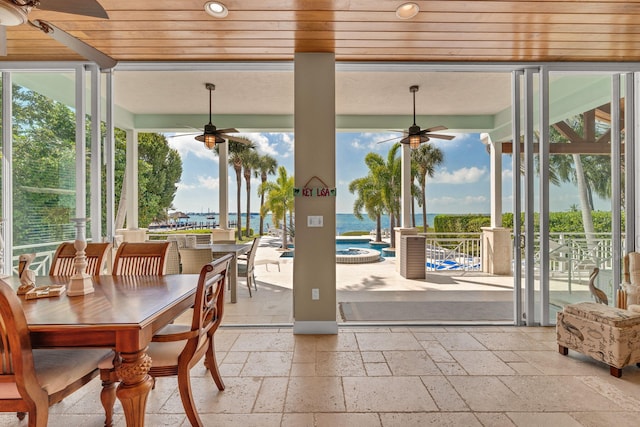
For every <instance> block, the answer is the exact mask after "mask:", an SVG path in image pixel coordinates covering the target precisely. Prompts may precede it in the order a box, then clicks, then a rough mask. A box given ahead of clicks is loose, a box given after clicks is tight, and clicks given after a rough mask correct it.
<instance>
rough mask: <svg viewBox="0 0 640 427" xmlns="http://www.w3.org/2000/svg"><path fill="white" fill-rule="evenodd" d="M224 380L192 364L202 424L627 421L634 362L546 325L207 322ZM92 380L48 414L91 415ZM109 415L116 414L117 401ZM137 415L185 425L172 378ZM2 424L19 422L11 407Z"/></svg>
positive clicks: (97, 421) (63, 420)
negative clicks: (296, 328)
mask: <svg viewBox="0 0 640 427" xmlns="http://www.w3.org/2000/svg"><path fill="white" fill-rule="evenodd" d="M216 346H217V355H218V360H219V364H220V369H221V372H222V375H223V378H224V381H225V383H226V386H227V388H226V390H225V391H223V392H219V391H218V390H217V388H216V387H215V385H214V383H213V381H212V379H211V377H210V376H208V373H207V372H206V371H205V370H204V368H203V366H202V364H199V365H198V366H197V367H195V368H194V369H193V371H192V381H193V385H194V394H195V399H196V401H197V406H198V409H199V412H200V415H201V417H202V420H203V422H204V424H205V425H206V426H222V425H224V426H242V427H251V426H260V427H262V426H267V427H269V426H286V427H290V426H291V427H305V426H309V427H311V426H319V427H322V426H327V427H336V426H348V427H359V426H363V427H370V426H384V427H390V426H402V427H406V426H426V425H434V426H580V425H583V426H616V427H623V426H630V427H631V426H633V427H635V426H638V422H639V420H640V369H638V368H637V367H635V366H631V367H627V368H625V369H624V370H623V375H622V378H619V379H618V378H614V377H612V376H610V375H609V369H608V368H607V367H606V366H605V365H603V364H601V363H598V362H595V361H593V360H591V359H589V358H587V357H584V356H581V355H579V354H577V353H575V352H572V351H570V352H569V356H562V355H560V354H559V353H558V351H557V346H556V343H555V330H554V328H549V327H546V328H545V327H534V328H526V327H520V328H517V327H510V326H490V327H480V326H477V327H462V326H457V327H444V326H443V327H435V326H424V327H345V326H343V327H341V328H340V331H339V333H338V334H337V335H294V334H293V333H292V329H290V328H267V327H265V328H252V329H249V328H233V327H226V328H223V329H221V330H219V331H218V333H217V334H216ZM99 390H100V384H99V381H98V380H94V381H93V382H92V383H91V384H89V386H87V387H85V388H83V389H82V390H80V391H79V392H77V393H76V394H74V395H73V396H72V397H70V398H68V399H65V400H64V401H63V402H61V403H60V404H58V405H55V406H54V407H53V408H52V409H51V418H50V422H49V425H50V426H64V427H71V426H84V427H90V426H101V425H102V423H103V415H102V408H101V405H100V401H99ZM116 413H117V417H116V425H117V426H123V425H124V424H125V423H124V418H123V415H122V410H121V408H120V406H119V404H117V407H116ZM146 422H147V425H148V426H154V427H155V426H188V422H187V421H186V418H185V416H184V415H183V409H182V406H181V403H180V398H179V396H178V392H177V388H176V381H175V379H173V378H169V379H166V378H161V379H159V380H158V382H157V386H156V388H155V390H152V391H151V394H150V398H149V402H148V405H147V418H146ZM0 425H1V426H22V425H26V421H23V422H19V421H18V420H17V418H15V414H3V415H0Z"/></svg>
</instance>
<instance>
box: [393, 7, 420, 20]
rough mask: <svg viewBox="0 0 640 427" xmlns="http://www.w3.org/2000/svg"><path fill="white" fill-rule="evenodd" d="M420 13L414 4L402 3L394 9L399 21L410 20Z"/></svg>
mask: <svg viewBox="0 0 640 427" xmlns="http://www.w3.org/2000/svg"><path fill="white" fill-rule="evenodd" d="M418 12H420V8H419V7H418V5H417V4H415V3H404V4H401V5H400V6H398V8H397V9H396V16H397V17H398V18H400V19H410V18H413V17H414V16H416V15H417V14H418Z"/></svg>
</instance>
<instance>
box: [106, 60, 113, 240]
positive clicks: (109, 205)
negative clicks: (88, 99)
mask: <svg viewBox="0 0 640 427" xmlns="http://www.w3.org/2000/svg"><path fill="white" fill-rule="evenodd" d="M105 79H106V83H107V84H106V86H107V89H106V93H105V97H106V99H107V105H106V111H105V113H106V114H105V116H106V129H105V138H104V160H105V169H106V175H105V179H106V181H107V185H106V191H107V193H106V195H105V199H106V200H105V201H106V216H107V218H106V230H105V232H106V233H105V234H106V237H107V241H108V242H113V239H114V236H115V230H114V228H115V216H116V214H115V206H116V202H115V194H116V191H115V187H116V184H115V170H116V168H115V151H116V149H115V136H114V133H115V129H114V124H113V121H114V106H113V104H114V101H113V99H114V95H113V89H114V81H113V80H114V79H113V73H112V72H111V70H110V71H107V73H106V78H105Z"/></svg>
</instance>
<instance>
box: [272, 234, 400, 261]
mask: <svg viewBox="0 0 640 427" xmlns="http://www.w3.org/2000/svg"><path fill="white" fill-rule="evenodd" d="M387 246H389V245H388V244H386V245H384V246H383V245H381V244H376V245H372V244H370V243H369V240H363V239H339V240H336V253H337V254H343V255H348V252H347V251H348V250H349V249H350V248H354V249H370V250H375V251H378V252H380V256H382V257H385V256H386V257H389V256H393V254H389V253H388V252H384V251H383V250H382V249H383V248H384V247H387ZM289 248H291V249H293V245H289ZM341 251H342V252H341ZM281 257H283V258H292V257H293V251H290V252H284V253H283V254H282V255H281Z"/></svg>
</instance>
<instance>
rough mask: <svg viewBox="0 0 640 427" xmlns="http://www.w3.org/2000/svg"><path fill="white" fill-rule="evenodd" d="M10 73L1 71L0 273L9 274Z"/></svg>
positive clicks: (10, 178) (10, 236)
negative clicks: (0, 242) (1, 247)
mask: <svg viewBox="0 0 640 427" xmlns="http://www.w3.org/2000/svg"><path fill="white" fill-rule="evenodd" d="M12 87H13V84H12V82H11V73H2V104H3V108H2V123H3V124H4V126H2V218H3V219H4V220H3V221H1V222H0V227H2V230H0V234H2V240H3V242H2V246H3V251H2V259H3V262H2V264H3V268H2V270H0V275H2V274H9V275H10V274H11V269H12V258H13V173H12V172H13V135H12V115H13V113H12V111H13V110H12V108H11V104H12V100H13V97H12V93H11V88H12Z"/></svg>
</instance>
